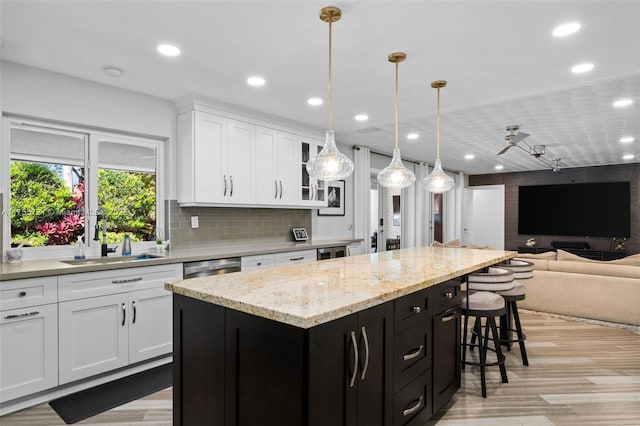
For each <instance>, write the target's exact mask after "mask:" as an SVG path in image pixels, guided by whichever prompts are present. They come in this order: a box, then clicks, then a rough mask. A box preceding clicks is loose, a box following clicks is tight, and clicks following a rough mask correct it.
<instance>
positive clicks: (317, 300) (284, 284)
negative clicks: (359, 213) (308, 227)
mask: <svg viewBox="0 0 640 426" xmlns="http://www.w3.org/2000/svg"><path fill="white" fill-rule="evenodd" d="M516 254H517V253H516V252H513V251H499V250H476V249H466V248H449V247H417V248H408V249H402V250H392V251H385V252H381V253H373V254H366V255H360V256H352V257H345V258H338V259H331V260H323V261H321V262H314V263H305V264H303V265H290V266H281V267H277V268H269V269H265V270H255V271H247V272H240V273H236V274H225V275H218V276H210V277H202V278H192V279H188V280H182V281H173V282H169V283H166V284H165V288H166V289H167V290H170V291H172V292H174V293H176V294H180V295H183V296H187V297H191V298H194V299H198V300H202V301H205V302H209V303H213V304H216V305H220V306H224V307H227V308H232V309H235V310H238V311H241V312H245V313H249V314H252V315H257V316H260V317H263V318H268V319H272V320H275V321H279V322H282V323H285V324H289V325H293V326H296V327H300V328H310V327H313V326H316V325H319V324H323V323H325V322H329V321H332V320H334V319H336V318H340V317H343V316H345V315H348V314H350V313H353V312H359V311H361V310H363V309H366V308H369V307H372V306H375V305H378V304H380V303H383V302H386V301H389V300H393V299H396V298H398V297H400V296H404V295H407V294H410V293H413V292H415V291H418V290H421V289H423V288H427V287H429V286H432V285H434V284H438V283H441V282H444V281H447V280H449V279H452V278H455V277H458V276H461V275H464V274H466V273H470V272H473V271H475V270H478V269H481V268H484V267H486V266H490V265H493V264H495V263H498V262H501V261H504V260H507V259H510V258H513V257H515V256H516Z"/></svg>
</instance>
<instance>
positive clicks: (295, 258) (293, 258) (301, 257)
mask: <svg viewBox="0 0 640 426" xmlns="http://www.w3.org/2000/svg"><path fill="white" fill-rule="evenodd" d="M302 259H304V256H300V257H290V258H289V260H290V261H292V262H295V261H297V260H302Z"/></svg>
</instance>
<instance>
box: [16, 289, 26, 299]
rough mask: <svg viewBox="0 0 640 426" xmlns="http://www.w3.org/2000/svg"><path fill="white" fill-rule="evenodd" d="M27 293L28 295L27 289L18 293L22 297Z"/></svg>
mask: <svg viewBox="0 0 640 426" xmlns="http://www.w3.org/2000/svg"><path fill="white" fill-rule="evenodd" d="M26 295H27V292H26V291H24V290H23V291H21V292H20V293H19V294H18V296H20V297H25V296H26Z"/></svg>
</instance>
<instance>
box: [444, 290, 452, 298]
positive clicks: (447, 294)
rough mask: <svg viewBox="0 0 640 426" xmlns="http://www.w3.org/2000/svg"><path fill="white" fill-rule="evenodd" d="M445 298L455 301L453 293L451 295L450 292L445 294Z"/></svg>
mask: <svg viewBox="0 0 640 426" xmlns="http://www.w3.org/2000/svg"><path fill="white" fill-rule="evenodd" d="M444 297H446V298H447V299H453V293H451V292H450V291H448V292H446V293H445V294H444Z"/></svg>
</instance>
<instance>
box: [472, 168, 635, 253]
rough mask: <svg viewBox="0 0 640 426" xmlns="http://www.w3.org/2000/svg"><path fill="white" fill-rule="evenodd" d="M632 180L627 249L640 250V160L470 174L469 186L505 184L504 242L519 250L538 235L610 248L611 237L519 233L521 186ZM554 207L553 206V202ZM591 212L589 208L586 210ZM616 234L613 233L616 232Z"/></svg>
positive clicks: (546, 241) (543, 243)
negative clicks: (555, 169)
mask: <svg viewBox="0 0 640 426" xmlns="http://www.w3.org/2000/svg"><path fill="white" fill-rule="evenodd" d="M595 182H629V183H630V187H631V188H630V191H631V237H630V238H629V239H627V242H626V246H625V247H626V250H627V252H629V253H640V183H639V182H640V163H633V164H620V165H613V166H599V167H579V168H572V169H562V170H560V171H559V172H553V171H551V170H540V171H534V172H521V173H500V174H490V175H472V176H469V186H480V185H504V186H505V206H504V208H505V212H504V216H505V229H504V238H505V242H504V246H505V248H506V249H507V250H515V249H517V248H518V247H519V246H524V243H525V241H526V240H527V239H528V238H531V237H535V238H536V242H537V246H538V247H549V246H551V241H554V240H561V241H586V242H588V243H589V245H590V246H591V248H593V249H596V250H609V248H610V246H611V240H612V239H611V238H580V237H569V236H558V235H519V234H518V188H519V187H520V186H525V185H553V184H562V183H595ZM550 208H552V206H550ZM585 214H589V212H585ZM612 237H613V236H612Z"/></svg>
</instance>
